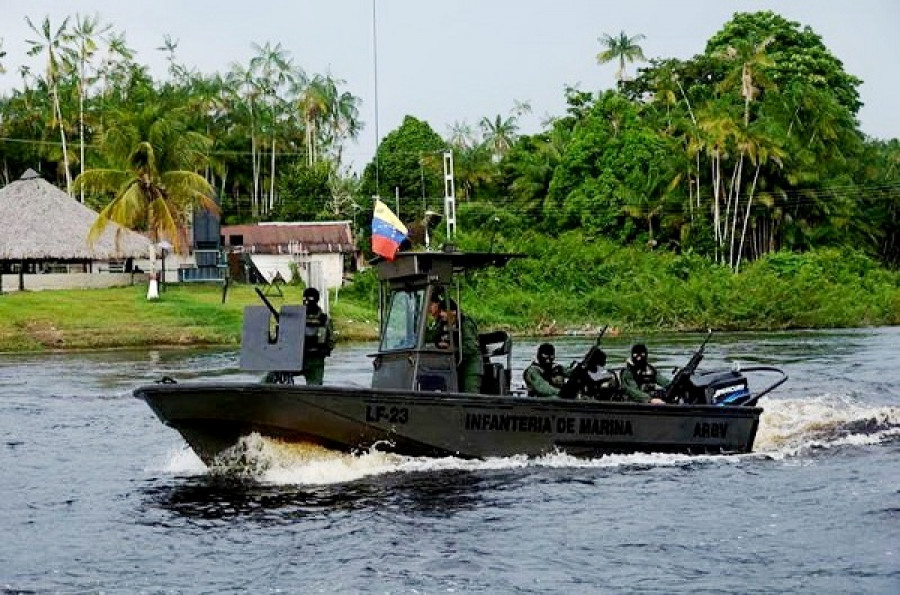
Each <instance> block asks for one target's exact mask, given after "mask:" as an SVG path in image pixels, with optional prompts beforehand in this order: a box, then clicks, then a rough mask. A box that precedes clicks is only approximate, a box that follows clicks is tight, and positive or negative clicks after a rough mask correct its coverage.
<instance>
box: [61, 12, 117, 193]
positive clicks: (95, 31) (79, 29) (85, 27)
mask: <svg viewBox="0 0 900 595" xmlns="http://www.w3.org/2000/svg"><path fill="white" fill-rule="evenodd" d="M111 27H112V26H111V25H102V26H101V25H100V17H99V16H98V15H94V16H93V17H83V16H81V15H80V14H79V15H76V16H75V27H74V28H73V29H72V40H73V41H74V42H75V47H74V48H70V57H71V58H73V59H74V60H75V62H76V63H77V65H78V143H79V169H80V172H81V173H84V99H85V95H86V94H87V86H88V84H90V83H89V81H88V78H87V67H88V64H89V63H90V61H91V59H92V58H93V57H94V54H95V53H96V51H97V41H96V39H97V37H99V36H101V35H104V34H105V33H107V32H108V31H109V30H110V28H111ZM81 202H84V192H82V193H81Z"/></svg>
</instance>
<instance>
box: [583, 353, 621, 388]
mask: <svg viewBox="0 0 900 595" xmlns="http://www.w3.org/2000/svg"><path fill="white" fill-rule="evenodd" d="M586 359H587V361H586V362H585V364H584V367H583V368H582V369H581V370H580V375H581V376H580V378H579V380H581V382H582V386H581V396H582V397H584V398H586V399H595V400H598V401H611V400H614V399H616V398H617V397H618V396H619V382H618V380H617V379H616V377H615V375H614V374H613V373H612V372H610V371H609V370H608V369H607V368H606V353H605V352H604V351H603V350H602V349H600V348H599V347H595V348H594V349H592V350H591V352H590V353H589V354H588V356H587V358H586Z"/></svg>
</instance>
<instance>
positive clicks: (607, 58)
mask: <svg viewBox="0 0 900 595" xmlns="http://www.w3.org/2000/svg"><path fill="white" fill-rule="evenodd" d="M644 39H646V37H644V35H643V34H641V33H638V34H637V35H635V36H633V37H628V35H627V34H626V33H625V32H624V31H622V32H620V33H619V36H618V37H612V36H611V35H609V34H606V33H604V34H603V37H599V38H598V41H600V43H601V44H603V47H604V48H605V49H604V50H603V51H602V52H600V53H599V54H597V62H598V63H599V64H606V63H607V62H612V61H613V60H618V61H619V70H618V71H617V72H616V80H618V82H619V84H620V85H621V84H622V82H624V81H625V79H626V75H625V62H626V61H627V62H634V61H635V60H641V61H645V60H646V58H645V57H644V50H643V49H641V46H639V45H638V42H639V41H643V40H644Z"/></svg>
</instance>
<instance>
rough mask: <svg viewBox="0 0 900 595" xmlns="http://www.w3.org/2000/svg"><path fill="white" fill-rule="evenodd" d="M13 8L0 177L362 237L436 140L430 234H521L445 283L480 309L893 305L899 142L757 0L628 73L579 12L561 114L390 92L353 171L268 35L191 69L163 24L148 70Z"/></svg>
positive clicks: (765, 322) (178, 214)
mask: <svg viewBox="0 0 900 595" xmlns="http://www.w3.org/2000/svg"><path fill="white" fill-rule="evenodd" d="M28 24H29V25H31V26H32V34H31V37H32V41H29V42H28V43H29V44H31V45H30V47H31V51H32V53H33V54H34V55H38V56H41V57H42V59H43V60H44V62H45V64H46V68H45V70H44V71H43V72H41V73H36V72H31V71H30V70H28V69H27V68H20V69H19V73H20V74H21V77H22V83H21V86H20V87H19V88H14V89H6V90H3V89H0V93H3V95H2V96H0V176H2V177H3V178H4V180H3V181H4V182H5V181H8V180H9V179H12V178H15V177H17V176H18V175H19V174H20V173H21V172H22V171H24V169H26V168H28V167H32V168H35V169H37V170H39V171H41V172H43V174H44V176H45V177H46V178H48V179H49V180H51V181H53V182H55V183H57V184H58V185H59V186H60V187H61V188H72V191H73V192H80V191H81V190H82V189H83V190H84V191H85V192H86V194H85V200H86V201H87V202H89V203H90V204H92V206H95V207H97V208H104V207H108V205H111V204H112V205H115V204H116V203H115V202H112V201H114V200H115V199H116V198H117V197H118V199H119V200H121V199H122V197H123V196H124V194H123V193H122V192H121V191H119V190H118V189H116V188H115V182H116V180H119V183H120V186H121V181H122V180H124V179H126V178H127V177H128V176H132V178H135V179H140V177H141V175H144V176H145V178H147V179H149V180H150V181H151V182H152V184H151V185H150V186H148V187H150V188H155V189H156V190H154V191H158V192H157V195H159V193H169V194H171V196H169V195H168V194H167V195H166V196H165V198H166V200H167V201H168V202H166V203H165V205H160V206H166V208H167V209H168V211H167V212H168V213H169V215H170V216H171V218H172V219H173V221H176V222H177V220H178V219H179V218H182V217H184V216H185V215H186V213H187V212H188V211H189V210H190V205H191V204H196V203H197V202H203V201H202V200H201V199H200V198H199V197H198V196H197V193H198V192H199V193H200V194H203V192H205V191H204V188H205V187H206V186H204V184H208V187H210V188H212V189H214V192H215V194H216V199H217V200H218V201H219V203H220V208H221V212H222V215H223V218H224V221H225V222H226V223H235V222H247V221H258V220H309V219H317V218H318V219H335V218H341V219H349V220H351V221H353V223H354V227H355V232H356V237H357V238H358V241H359V242H360V247H361V248H362V249H364V250H365V249H367V248H368V226H369V222H370V216H371V208H372V204H373V203H372V195H373V194H376V193H377V194H380V195H382V196H384V197H390V198H391V199H393V198H394V193H395V191H396V189H399V192H400V203H401V205H402V208H401V216H402V217H403V218H404V219H407V220H412V219H414V218H417V217H418V215H420V214H421V213H422V212H423V211H424V210H425V209H429V208H430V209H435V210H441V209H442V206H443V198H442V195H443V191H444V185H443V182H442V179H443V178H442V175H443V169H442V168H443V163H444V159H443V157H442V154H443V153H444V152H445V151H452V154H453V161H454V166H455V170H454V173H455V180H456V194H457V198H458V200H459V209H458V218H457V219H458V225H459V229H460V231H461V234H460V236H459V237H456V238H453V241H454V242H455V243H457V244H459V245H461V246H463V247H468V248H481V249H488V248H489V247H490V246H491V244H494V247H495V248H498V247H500V248H503V249H506V250H514V251H522V252H525V253H528V254H530V255H531V256H534V257H536V258H534V259H530V260H527V261H522V262H519V263H516V264H514V265H512V266H511V267H510V268H509V270H508V271H503V272H495V273H482V274H479V275H475V276H473V277H472V279H471V280H470V281H471V283H470V285H471V287H470V289H467V291H470V290H478V291H479V293H480V292H483V291H487V292H488V294H489V295H492V296H494V298H493V299H491V300H487V301H479V302H475V303H473V304H472V310H474V314H475V315H476V316H477V317H478V318H480V319H482V320H484V321H486V322H487V323H488V324H496V325H504V326H509V327H510V328H515V329H517V330H521V331H524V332H552V331H563V330H566V329H567V328H571V327H573V326H579V325H602V324H605V323H611V324H615V325H618V326H622V327H635V328H656V327H661V328H702V327H706V326H713V327H716V328H787V327H805V326H847V325H857V324H884V323H888V324H894V323H896V322H897V321H898V309H900V306H898V298H897V286H898V280H897V276H896V273H894V272H890V271H893V270H896V268H897V266H898V264H900V217H898V215H900V191H898V189H900V141H898V139H871V138H867V137H865V136H864V135H863V134H862V133H861V132H860V130H859V126H858V122H857V112H858V110H859V107H860V96H859V91H858V89H859V86H860V85H861V84H862V81H861V80H859V79H858V78H856V77H855V76H853V75H852V74H851V73H848V72H846V71H845V70H844V68H843V64H842V63H841V61H840V59H839V58H838V57H837V56H834V55H833V54H832V53H831V52H830V51H829V50H828V48H827V47H826V46H825V45H824V44H823V42H822V39H821V37H819V36H818V35H817V34H816V33H815V32H814V31H812V30H811V29H810V28H808V27H804V26H802V25H801V24H800V23H796V22H792V21H788V20H786V19H784V18H783V17H781V16H779V15H777V14H775V13H772V12H756V13H739V14H736V15H735V16H734V17H733V19H732V20H730V21H729V22H727V23H724V24H723V26H722V28H721V30H720V31H718V32H717V33H716V34H715V35H713V36H712V37H711V38H710V39H709V40H707V42H706V47H705V49H704V51H703V53H701V54H699V55H697V56H694V57H692V58H690V59H687V60H676V59H670V58H665V57H657V58H652V59H650V60H649V62H647V63H645V64H644V65H643V66H639V67H637V70H636V73H637V74H636V76H634V77H629V76H628V74H627V70H628V69H630V68H626V66H627V64H632V63H635V62H638V63H640V62H642V61H644V55H643V51H642V50H641V48H640V45H639V42H640V41H642V39H643V36H642V35H640V34H638V35H631V36H629V35H628V34H626V33H625V32H621V33H620V34H618V35H616V36H611V35H609V34H606V35H603V36H602V37H600V38H599V42H600V47H599V50H600V51H599V53H598V54H597V60H598V61H599V62H608V61H612V62H616V63H618V64H619V70H618V72H617V75H616V80H615V81H611V82H612V83H614V88H613V89H611V90H602V89H598V90H583V89H578V88H574V87H573V88H569V89H568V90H567V91H566V99H567V103H568V108H567V111H566V113H565V114H562V115H560V116H559V117H556V118H553V119H551V120H550V121H548V122H547V123H546V126H545V129H544V130H542V131H540V132H538V133H536V134H531V135H520V134H518V119H519V118H520V117H521V115H522V114H523V113H525V112H526V111H528V110H529V109H530V108H529V106H528V104H527V103H519V102H516V104H515V105H514V106H513V108H512V109H511V110H510V112H509V114H506V115H504V114H497V115H491V116H486V117H484V118H482V119H481V120H480V121H479V122H478V125H477V126H475V127H473V126H470V125H469V124H468V123H466V122H456V123H454V124H453V125H452V126H451V127H450V129H449V130H448V131H447V135H446V136H445V137H442V136H441V135H440V134H439V133H438V132H436V131H435V130H434V129H433V128H432V127H431V125H430V124H429V123H428V122H425V121H423V120H420V119H417V118H416V117H414V116H413V115H410V116H408V117H407V118H405V120H404V121H403V123H402V124H401V125H400V126H399V127H398V128H397V129H396V130H394V131H391V132H390V133H389V134H387V135H386V136H385V138H384V139H383V140H382V142H381V144H380V145H379V147H378V150H377V155H376V158H374V159H373V161H372V162H371V163H369V164H368V165H367V166H366V167H365V170H364V172H363V174H362V175H361V176H357V175H356V174H354V173H353V172H351V171H349V170H348V169H347V168H346V166H345V164H344V163H343V150H344V144H345V143H346V142H347V141H350V140H352V139H354V138H356V136H357V135H358V133H359V130H360V128H361V126H363V122H361V121H360V119H359V107H360V105H361V102H362V100H361V98H359V97H355V96H353V95H352V94H350V93H348V92H346V91H342V89H341V87H342V86H343V85H344V82H343V81H341V80H340V79H338V78H336V77H332V76H331V75H327V76H326V75H321V74H315V73H307V72H306V71H304V70H303V69H302V67H301V66H300V65H298V64H296V63H295V62H294V61H293V59H292V57H291V56H290V55H289V53H288V52H287V51H286V50H285V49H284V48H283V47H282V46H281V45H280V44H272V43H268V42H267V43H265V44H263V45H255V46H254V50H255V52H256V55H255V57H254V58H252V59H251V60H250V61H249V62H248V63H247V64H235V65H233V66H232V67H231V69H230V70H229V71H228V72H225V73H214V74H203V73H198V72H196V71H195V70H193V69H191V68H190V67H189V66H188V65H184V64H181V63H180V62H179V61H178V58H177V42H176V41H174V40H171V39H168V38H167V39H166V40H165V44H164V46H163V47H164V48H165V51H166V52H167V55H168V57H169V63H170V69H169V76H168V77H167V78H166V79H165V80H162V81H157V80H153V79H152V78H151V77H150V76H149V75H148V71H147V68H146V66H144V65H142V64H141V63H140V62H138V61H137V59H136V57H135V55H134V53H133V52H132V51H131V50H130V49H129V48H128V45H127V43H126V41H125V36H124V33H117V32H114V31H113V30H112V28H111V27H110V26H109V25H106V24H104V23H102V21H100V20H99V19H98V18H96V17H95V18H87V17H83V16H80V15H77V16H76V17H75V19H73V20H71V21H67V22H65V23H61V24H58V26H53V24H51V23H49V22H47V21H44V22H43V23H31V22H30V21H29V23H28ZM598 33H599V32H598ZM7 42H8V40H7ZM2 64H3V55H2V52H0V65H2ZM5 66H6V67H7V68H16V66H17V65H10V64H5ZM635 66H637V65H635ZM150 121H152V123H153V126H150V125H147V124H148V122H150ZM168 156H171V157H172V158H171V159H169V158H168ZM151 157H152V158H153V159H154V161H153V167H152V168H151V167H150V161H151ZM142 168H143V169H142ZM91 170H93V171H95V172H100V173H94V174H92V173H91ZM85 171H87V172H88V173H87V174H85V173H84V172H85ZM104 172H105V173H104ZM109 172H119V174H120V177H119V178H116V177H115V176H114V175H112V174H111V173H109ZM169 174H172V175H173V176H174V178H172V176H170V177H169V178H166V176H167V175H169ZM188 174H193V175H194V176H199V177H202V178H203V179H204V180H205V182H204V183H202V184H201V183H198V180H197V179H196V178H190V179H188V178H187V177H186V176H188ZM79 176H80V177H79ZM75 178H78V179H79V180H80V183H76V184H74V185H73V184H72V180H73V179H75ZM166 179H169V180H171V179H175V180H182V181H183V183H177V182H171V181H170V182H168V183H166V182H165V180H166ZM90 181H93V182H96V183H94V184H89V183H88V182H90ZM101 182H106V183H101ZM188 182H190V184H188ZM154 184H155V186H154ZM178 186H181V187H182V188H181V190H184V192H181V193H179V192H177V190H178V188H176V187H178ZM146 200H147V201H148V204H150V200H151V199H150V198H149V197H148V198H146ZM388 202H389V204H393V202H392V200H389V201H388ZM109 208H111V209H113V207H109ZM148 208H149V207H148ZM113 210H114V209H113ZM135 212H139V211H135V210H134V209H129V210H128V213H129V214H128V216H127V217H124V218H125V219H129V223H130V224H131V225H132V226H134V227H136V228H139V229H157V230H158V231H159V233H162V234H163V235H165V234H166V228H169V229H170V228H171V226H170V225H168V224H167V225H165V226H159V225H158V224H157V223H155V222H154V221H155V219H154V217H155V215H154V212H149V211H148V210H147V209H144V211H143V214H142V215H140V216H138V215H134V213H135ZM156 219H158V217H156ZM472 232H477V233H472ZM438 235H439V236H440V235H441V234H440V233H439V234H438ZM438 239H439V240H440V239H442V238H438ZM373 286H374V285H373V282H372V280H371V279H369V278H368V277H367V276H365V275H362V276H361V277H360V278H358V279H357V280H356V282H355V283H354V286H353V287H351V288H349V289H348V290H347V292H345V293H346V295H347V297H348V298H350V299H349V303H347V304H345V306H348V307H349V306H350V305H351V304H353V305H354V307H356V308H358V311H357V313H356V314H354V315H353V316H351V318H357V319H360V318H366V317H369V316H371V314H372V308H373V304H374V301H373V299H372V288H373ZM3 299H4V300H6V298H5V297H4V298H3ZM21 299H25V298H21ZM7 303H12V301H11V300H10V301H8V302H7ZM342 307H344V306H342ZM224 336H229V337H230V336H231V335H229V334H228V333H227V332H226V333H225V335H219V339H222V338H223V337H224Z"/></svg>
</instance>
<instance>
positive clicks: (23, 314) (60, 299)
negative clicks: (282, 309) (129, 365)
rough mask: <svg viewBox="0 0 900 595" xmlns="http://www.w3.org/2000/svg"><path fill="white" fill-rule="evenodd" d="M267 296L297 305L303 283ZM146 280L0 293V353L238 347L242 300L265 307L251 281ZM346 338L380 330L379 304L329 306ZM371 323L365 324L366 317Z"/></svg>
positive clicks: (365, 336)
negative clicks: (151, 289) (156, 293)
mask: <svg viewBox="0 0 900 595" xmlns="http://www.w3.org/2000/svg"><path fill="white" fill-rule="evenodd" d="M282 290H283V292H284V296H283V297H279V296H277V295H276V296H270V297H269V299H270V301H271V302H272V303H273V305H275V307H279V306H280V305H282V304H284V303H290V304H299V303H300V298H301V292H302V288H301V287H299V286H294V285H290V286H285V287H283V289H282ZM146 291H147V288H146V285H136V286H131V287H117V288H112V289H86V290H66V291H40V292H17V293H11V294H4V295H2V296H0V352H9V351H45V350H55V349H103V348H114V347H136V346H142V345H148V346H150V345H154V346H155V345H237V344H239V342H240V338H241V323H242V320H243V311H244V306H247V305H261V303H260V300H259V298H257V296H256V293H255V292H254V291H253V287H252V286H247V285H232V286H231V287H230V288H229V291H228V295H227V299H226V301H225V303H224V304H222V288H221V286H218V285H168V286H167V288H166V291H165V292H163V293H161V294H160V299H159V300H156V301H148V300H147V299H146ZM332 310H333V313H334V317H335V321H336V329H335V330H336V332H337V333H338V335H339V337H340V338H341V339H343V340H358V339H372V338H374V337H375V336H376V335H377V324H376V323H375V322H374V318H375V316H374V309H372V308H370V309H368V311H367V310H366V309H365V308H363V307H360V306H359V305H357V304H353V303H343V302H342V301H341V300H340V299H339V300H338V303H336V304H335V305H334V307H333V308H332ZM367 321H368V322H367Z"/></svg>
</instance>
